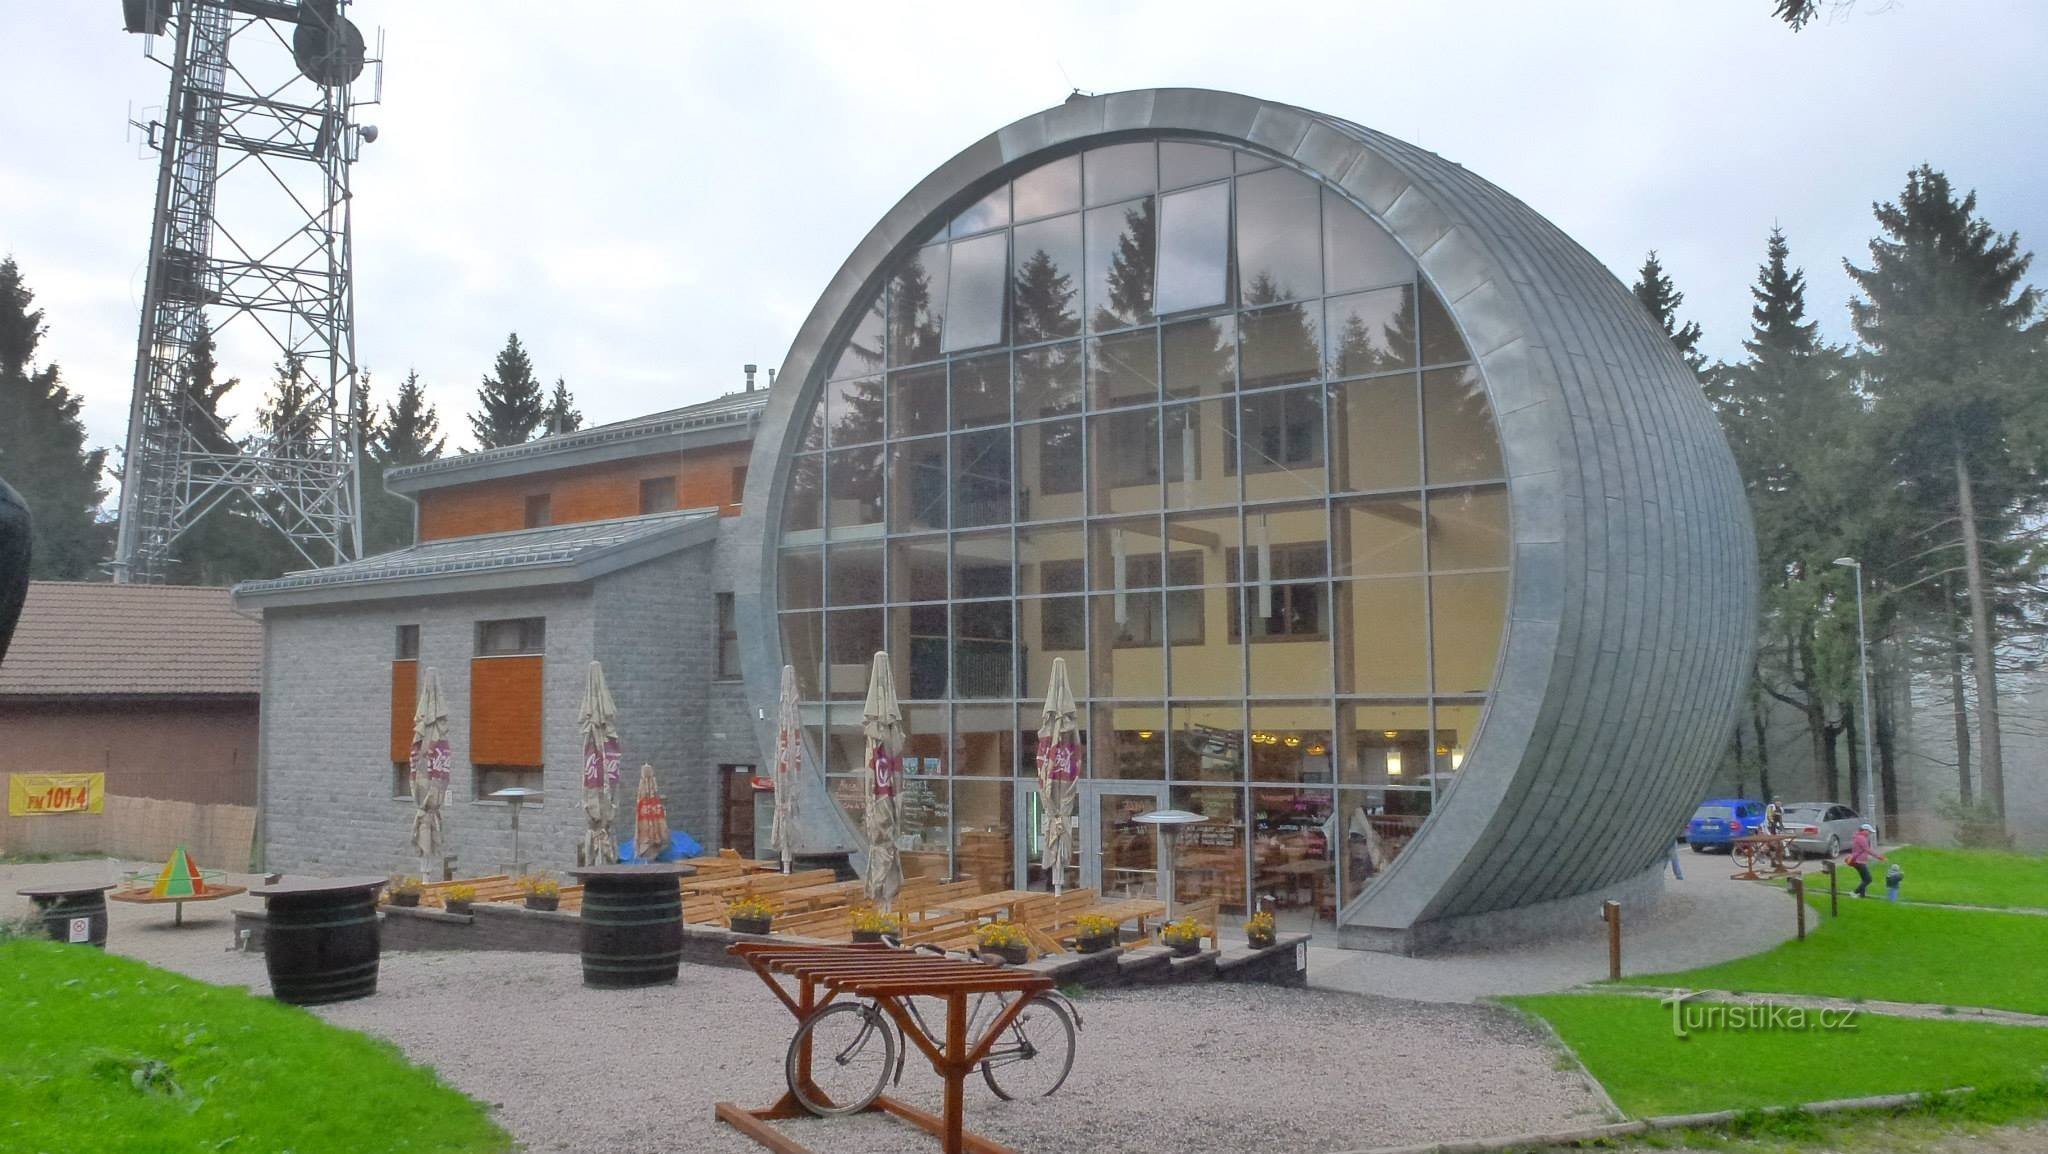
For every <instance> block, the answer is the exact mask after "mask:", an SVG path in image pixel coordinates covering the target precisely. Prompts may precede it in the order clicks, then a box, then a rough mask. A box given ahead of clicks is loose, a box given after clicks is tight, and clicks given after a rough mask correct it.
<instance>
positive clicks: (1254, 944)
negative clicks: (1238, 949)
mask: <svg viewBox="0 0 2048 1154" xmlns="http://www.w3.org/2000/svg"><path fill="white" fill-rule="evenodd" d="M1273 940H1274V938H1273V935H1272V934H1246V935H1245V936H1244V941H1245V944H1246V945H1248V946H1250V947H1251V948H1253V949H1255V950H1263V949H1269V948H1271V947H1272V945H1273Z"/></svg>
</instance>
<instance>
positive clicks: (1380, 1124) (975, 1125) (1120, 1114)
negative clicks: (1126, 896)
mask: <svg viewBox="0 0 2048 1154" xmlns="http://www.w3.org/2000/svg"><path fill="white" fill-rule="evenodd" d="M66 864H72V863H66ZM77 864H79V865H82V864H86V863H77ZM59 868H61V867H59V866H54V865H50V866H34V867H6V868H0V887H5V888H4V889H0V893H4V894H5V895H6V898H5V899H4V900H5V901H7V902H13V901H16V900H17V899H14V898H13V897H12V889H13V887H14V886H16V885H24V884H28V882H29V881H30V880H31V877H32V876H33V877H34V878H35V879H36V880H40V879H41V878H42V877H43V876H47V874H48V871H54V870H57V869H59ZM71 872H76V865H74V866H73V870H72V871H71ZM67 876H68V875H67ZM236 901H238V900H236ZM231 904H233V903H232V902H219V903H212V904H211V905H207V906H193V907H190V908H189V909H188V911H187V914H186V923H187V924H186V926H185V927H184V928H182V929H172V928H170V925H169V914H168V912H166V911H162V910H156V909H151V908H148V907H118V906H117V907H115V908H114V910H113V929H112V937H111V939H110V945H111V946H112V947H113V948H114V949H116V950H117V951H119V952H122V953H128V954H133V955H135V956H137V957H141V958H143V959H145V960H148V961H151V962H155V963H157V964H160V965H164V966H167V967H169V968H172V969H176V970H180V971H182V972H184V973H187V974H190V975H192V976H194V977H197V978H200V979H203V980H206V981H211V982H219V983H223V984H239V985H245V986H248V987H250V988H251V989H254V990H256V991H258V992H263V991H267V990H268V988H269V983H268V980H267V978H266V977H265V975H264V971H263V961H262V958H261V956H260V955H248V954H240V953H234V952H230V951H228V950H226V949H225V948H224V947H226V946H227V944H228V942H229V940H230V938H231V934H230V933H229V926H230V925H231V918H230V915H229V912H228V911H229V908H231ZM21 905H22V907H23V908H24V909H25V907H26V903H25V902H22V903H21ZM1079 1005H1080V1009H1081V1013H1082V1017H1083V1030H1082V1032H1081V1038H1080V1047H1079V1052H1078V1054H1077V1056H1076V1058H1075V1062H1074V1071H1073V1074H1072V1075H1071V1076H1070V1077H1069V1079H1068V1081H1067V1084H1066V1085H1065V1087H1063V1088H1062V1089H1061V1090H1060V1092H1059V1093H1058V1094H1056V1095H1054V1096H1053V1097H1052V1098H1049V1099H1042V1100H1038V1101H1033V1102H1002V1101H999V1100H997V1099H996V1098H995V1097H994V1096H993V1095H992V1094H990V1093H989V1092H988V1089H987V1087H985V1086H983V1085H982V1084H981V1083H980V1080H979V1079H970V1081H969V1083H968V1088H967V1124H968V1127H969V1128H970V1129H973V1130H978V1131H980V1132H982V1133H985V1134H987V1135H989V1136H990V1137H992V1138H994V1139H996V1140H997V1141H1002V1142H1007V1143H1009V1144H1011V1145H1014V1146H1016V1147H1017V1148H1018V1149H1019V1150H1021V1151H1027V1152H1031V1154H1038V1152H1051V1151H1060V1152H1064V1151H1070V1150H1086V1151H1129V1152H1133V1154H1136V1152H1150V1151H1158V1152H1160V1154H1186V1152H1187V1151H1190V1150H1251V1149H1259V1150H1275V1151H1278V1150H1286V1151H1303V1152H1308V1151H1332V1150H1351V1149H1358V1148H1364V1147H1372V1146H1382V1145H1392V1144H1398V1143H1407V1142H1421V1141H1430V1140H1443V1139H1451V1138H1461V1137H1480V1136H1486V1135H1493V1134H1506V1133H1526V1132H1529V1131H1532V1130H1541V1129H1551V1128H1558V1127H1564V1126H1569V1125H1577V1124H1586V1123H1591V1122H1597V1121H1599V1120H1600V1115H1599V1105H1598V1103H1597V1101H1596V1100H1595V1098H1594V1096H1593V1095H1592V1094H1591V1093H1590V1092H1589V1091H1588V1090H1587V1088H1586V1087H1585V1086H1584V1085H1583V1084H1582V1083H1581V1081H1580V1080H1579V1076H1578V1074H1577V1073H1576V1072H1575V1071H1573V1070H1571V1069H1559V1068H1558V1064H1557V1061H1556V1053H1555V1051H1553V1050H1552V1049H1551V1047H1550V1045H1549V1044H1548V1042H1547V1041H1546V1039H1545V1038H1544V1036H1543V1035H1542V1034H1541V1033H1539V1032H1538V1031H1537V1030H1534V1029H1531V1028H1530V1027H1528V1026H1526V1025H1524V1024H1523V1023H1522V1022H1521V1020H1520V1019H1519V1018H1517V1017H1516V1016H1515V1015H1513V1014H1511V1013H1510V1012H1508V1011H1505V1010H1502V1009H1498V1008H1495V1007H1489V1006H1476V1005H1454V1004H1431V1003H1423V1002H1412V1001H1399V1000H1394V999H1389V998H1380V997H1373V996H1361V995H1356V994H1345V993H1334V992H1327V991H1320V990H1307V991H1302V990H1281V989H1275V988H1270V987H1258V986H1226V985H1202V986H1192V987H1173V988H1159V989H1146V990H1121V991H1112V992H1104V993H1096V994H1089V995H1086V996H1084V997H1083V998H1082V999H1081V1001H1080V1003H1079ZM319 1012H320V1014H321V1015H322V1016H323V1017H325V1018H327V1019H328V1020H330V1021H332V1022H334V1023H336V1024H337V1025H342V1026H346V1027H349V1028H351V1029H357V1030H362V1031H365V1032H368V1033H372V1034H376V1035H379V1036H382V1037H385V1038H389V1039H390V1040H391V1041H393V1042H395V1043H396V1044H397V1045H398V1046H399V1047H401V1048H402V1049H404V1050H405V1052H406V1053H407V1054H408V1055H410V1056H411V1057H412V1058H413V1059H414V1060H415V1061H418V1062H422V1063H424V1064H426V1065H429V1066H432V1067H433V1068H434V1069H435V1070H436V1071H437V1072H438V1073H439V1074H440V1075H441V1077H442V1078H444V1079H445V1080H447V1081H448V1082H450V1083H451V1084H453V1085H455V1086H456V1087H458V1088H460V1089H461V1090H463V1091H464V1092H466V1093H468V1094H470V1095H472V1096H474V1097H476V1098H478V1099H480V1100H482V1101H484V1102H488V1103H490V1104H492V1105H493V1106H494V1107H495V1108H496V1109H497V1110H498V1113H499V1117H500V1120H501V1121H502V1122H503V1124H504V1125H505V1126H506V1128H507V1129H509V1130H510V1131H511V1132H512V1133H513V1134H514V1135H515V1136H516V1137H518V1138H519V1139H520V1140H521V1141H523V1142H524V1143H526V1144H527V1148H528V1149H530V1150H532V1151H537V1152H576V1154H584V1152H588V1154H641V1152H643V1151H644V1152H646V1154H656V1152H660V1154H672V1152H675V1151H692V1152H696V1151H703V1152H706V1154H718V1152H731V1154H747V1152H751V1151H757V1150H758V1149H759V1148H758V1147H756V1146H754V1145H753V1144H752V1143H751V1142H749V1141H747V1140H746V1139H743V1138H741V1137H740V1136H739V1135H738V1134H737V1133H735V1132H734V1131H732V1130H731V1129H729V1128H727V1127H726V1126H724V1125H722V1124H719V1123H716V1122H714V1121H713V1119H712V1116H711V1106H712V1103H714V1102H718V1101H725V1100H730V1101H736V1102H738V1103H740V1104H742V1105H746V1106H763V1105H766V1104H767V1103H768V1102H769V1101H771V1100H772V1099H773V1098H774V1097H775V1096H776V1095H777V1094H778V1093H779V1092H780V1089H781V1065H782V1053H783V1048H784V1047H785V1046H786V1045H787V1043H788V1040H789V1036H790V1033H791V1031H792V1029H793V1024H792V1023H791V1021H790V1020H789V1018H788V1016H787V1014H786V1013H785V1012H784V1011H783V1010H782V1008H781V1007H780V1006H779V1005H777V1004H776V1003H775V1001H774V1000H773V999H772V997H771V996H770V995H769V993H768V992H767V991H766V990H764V989H762V988H761V985H760V982H759V981H758V980H757V979H756V978H755V977H754V976H753V975H752V974H751V973H750V972H748V971H745V970H736V969H715V968H710V967H701V966H685V967H684V968H683V971H682V977H681V979H680V980H679V981H678V982H677V983H676V984H675V985H674V986H668V987H659V988H655V989H651V990H629V991H619V990H607V991H598V990H588V989H585V988H584V987H583V984H582V976H581V971H580V968H579V963H578V961H577V959H576V958H574V957H571V956H566V955H552V954H508V953H427V954H415V953H391V954H386V955H385V956H384V960H383V966H382V970H381V974H380V979H379V984H378V992H377V994H376V996H374V997H371V998H366V999H363V1000H360V1001H355V1002H347V1003H342V1004H340V1005H337V1006H330V1007H325V1008H322V1009H321V1010H320V1011H319ZM901 1093H902V1096H903V1097H905V1098H907V1099H908V1100H909V1101H911V1102H913V1103H916V1104H919V1105H922V1106H925V1107H926V1108H928V1109H932V1110H936V1109H938V1107H939V1103H940V1086H939V1082H938V1079H937V1077H936V1076H935V1075H934V1074H932V1072H931V1070H930V1067H929V1066H928V1065H924V1064H922V1063H921V1062H920V1061H919V1060H918V1059H917V1057H916V1056H914V1055H913V1057H912V1060H911V1061H910V1062H909V1063H908V1064H907V1065H906V1070H905V1074H904V1084H903V1087H902V1090H901ZM781 1125H782V1126H784V1127H785V1128H786V1130H787V1132H788V1133H789V1134H790V1136H791V1137H793V1138H795V1139H796V1140H798V1141H800V1142H805V1143H806V1144H809V1145H811V1146H812V1147H813V1148H814V1149H817V1150H821V1151H825V1150H829V1151H832V1152H833V1154H866V1152H870V1151H872V1152H875V1154H899V1152H901V1151H906V1150H921V1149H925V1148H926V1147H927V1143H926V1141H925V1140H924V1139H922V1138H921V1137H919V1136H917V1135H916V1133H915V1132H914V1131H912V1130H910V1129H909V1128H907V1127H906V1126H905V1125H904V1124H902V1123H899V1122H895V1121H892V1120H889V1119H885V1118H880V1117H873V1116H870V1117H862V1118H852V1119H835V1120H831V1121H824V1120H808V1119H807V1120H801V1121H792V1122H786V1123H782V1124H781ZM930 1148H933V1149H936V1146H935V1145H932V1146H931V1147H930Z"/></svg>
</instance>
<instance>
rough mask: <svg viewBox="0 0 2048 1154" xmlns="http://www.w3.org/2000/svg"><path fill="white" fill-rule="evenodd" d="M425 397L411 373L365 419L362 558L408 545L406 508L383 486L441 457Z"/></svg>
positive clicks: (436, 419) (436, 425)
mask: <svg viewBox="0 0 2048 1154" xmlns="http://www.w3.org/2000/svg"><path fill="white" fill-rule="evenodd" d="M440 424H441V419H440V416H439V415H438V414H437V413H435V412H434V406H433V405H432V404H430V403H429V402H428V401H427V399H426V396H425V389H424V387H423V386H422V385H421V384H420V375H419V372H418V371H417V370H414V371H409V372H407V373H406V375H405V379H404V380H403V381H400V382H399V384H398V395H397V396H396V397H394V398H393V399H392V400H390V401H387V402H385V404H384V406H383V408H382V410H381V411H380V412H375V413H373V414H372V415H370V416H366V417H365V420H364V434H363V555H364V556H366V557H374V556H376V555H377V554H379V553H388V552H390V551H391V550H393V549H401V548H404V547H405V546H406V545H409V544H411V543H412V504H411V502H409V501H407V500H406V499H405V498H403V497H400V496H398V495H397V494H395V493H393V492H391V491H390V490H389V489H387V488H385V486H384V474H385V472H386V471H387V470H389V469H394V468H398V467H400V466H404V465H417V464H420V463H422V462H424V461H431V460H434V459H435V458H437V457H439V456H440V455H441V450H442V448H443V447H444V446H445V445H446V443H447V438H445V437H443V436H441V434H440Z"/></svg>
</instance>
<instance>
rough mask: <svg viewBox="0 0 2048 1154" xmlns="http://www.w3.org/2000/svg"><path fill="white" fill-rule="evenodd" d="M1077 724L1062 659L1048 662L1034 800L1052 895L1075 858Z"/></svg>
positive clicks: (1078, 765)
mask: <svg viewBox="0 0 2048 1154" xmlns="http://www.w3.org/2000/svg"><path fill="white" fill-rule="evenodd" d="M1080 732H1081V726H1080V724H1079V722H1078V719H1077V717H1076V713H1075V709H1074V690H1073V687H1072V686H1071V685H1069V684H1068V682H1067V659H1066V658H1064V657H1055V658H1053V659H1052V680H1051V682H1050V683H1049V684H1048V685H1047V686H1046V690H1045V710H1044V712H1042V713H1041V714H1039V719H1038V756H1037V763H1038V797H1039V801H1040V802H1041V803H1042V805H1043V806H1044V809H1045V856H1044V858H1043V859H1042V860H1043V863H1044V866H1045V876H1046V877H1048V878H1050V879H1051V880H1052V892H1054V893H1056V894H1057V893H1059V892H1061V891H1062V890H1063V889H1065V887H1066V884H1067V860H1068V859H1069V858H1071V857H1073V856H1074V848H1073V846H1074V832H1075V831H1074V801H1075V798H1074V790H1075V788H1076V787H1075V784H1074V781H1075V779H1076V778H1078V777H1079V776H1080V775H1081V748H1080V742H1079V736H1080Z"/></svg>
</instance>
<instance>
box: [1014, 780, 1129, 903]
mask: <svg viewBox="0 0 2048 1154" xmlns="http://www.w3.org/2000/svg"><path fill="white" fill-rule="evenodd" d="M1077 800H1078V799H1077ZM1086 804H1087V802H1086V801H1085V800H1079V804H1078V805H1077V807H1076V809H1077V815H1076V818H1075V820H1076V822H1078V823H1080V825H1081V826H1082V830H1076V831H1075V834H1074V836H1073V837H1070V838H1068V839H1067V848H1068V852H1067V871H1066V888H1067V889H1074V888H1076V887H1079V886H1084V885H1089V884H1091V883H1089V882H1086V881H1083V880H1082V864H1081V863H1082V862H1083V861H1084V860H1085V857H1086V854H1085V851H1084V849H1083V846H1082V842H1083V841H1085V840H1086V837H1085V834H1084V832H1083V830H1085V828H1086V824H1087V820H1088V819H1087V810H1086V809H1083V808H1080V807H1082V806H1085V805H1086ZM1140 812H1143V811H1140ZM1016 822H1017V862H1016V870H1017V872H1016V876H1017V877H1019V878H1022V879H1024V880H1023V884H1022V885H1021V886H1019V887H1018V888H1020V889H1027V890H1038V891H1040V892H1046V893H1049V892H1051V890H1052V875H1051V874H1048V873H1047V872H1046V870H1045V801H1044V795H1043V794H1041V793H1039V792H1038V783H1037V782H1027V781H1020V782H1018V783H1017V817H1016Z"/></svg>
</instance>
